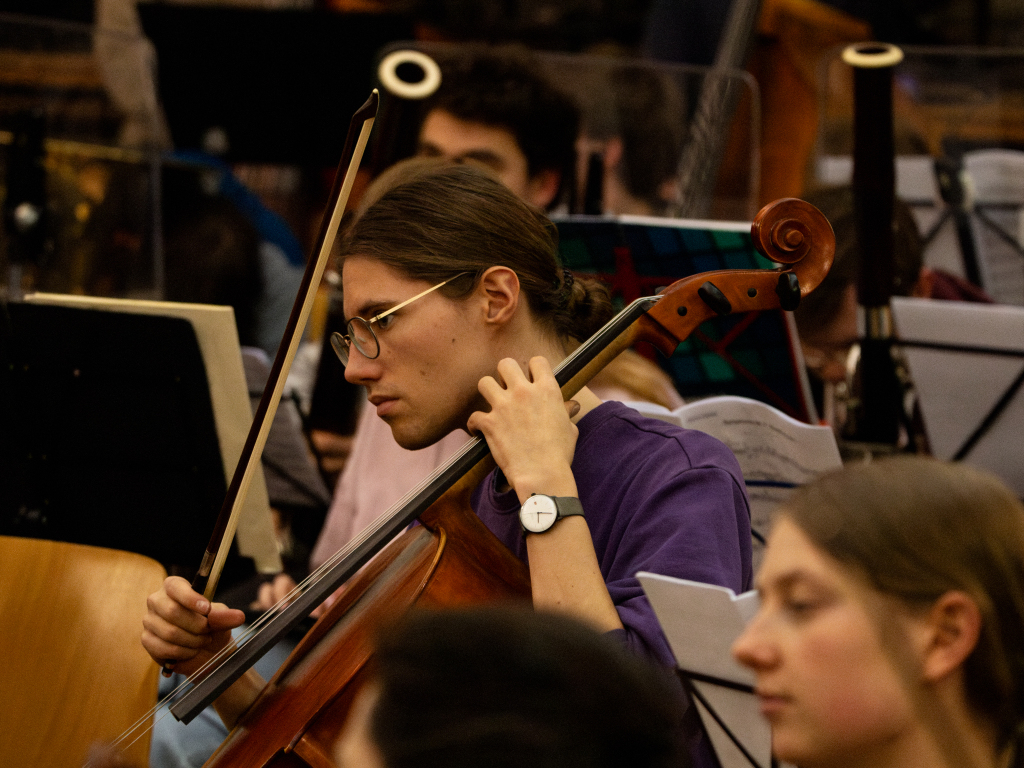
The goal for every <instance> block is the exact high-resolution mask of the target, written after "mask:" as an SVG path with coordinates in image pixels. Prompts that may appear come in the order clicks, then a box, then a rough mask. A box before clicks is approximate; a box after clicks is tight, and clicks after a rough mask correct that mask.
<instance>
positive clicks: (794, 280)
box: [775, 271, 800, 312]
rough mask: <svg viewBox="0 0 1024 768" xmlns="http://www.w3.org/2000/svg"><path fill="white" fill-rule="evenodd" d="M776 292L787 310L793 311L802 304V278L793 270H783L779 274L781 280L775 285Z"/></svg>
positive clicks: (780, 302)
mask: <svg viewBox="0 0 1024 768" xmlns="http://www.w3.org/2000/svg"><path fill="white" fill-rule="evenodd" d="M775 293H776V294H777V295H778V297H779V304H781V305H782V308H783V309H784V310H786V311H787V312H792V311H793V310H794V309H796V308H797V307H798V306H800V279H799V278H798V277H797V276H796V275H795V274H794V273H793V272H789V271H787V272H783V273H782V274H780V275H779V282H778V283H777V284H776V285H775Z"/></svg>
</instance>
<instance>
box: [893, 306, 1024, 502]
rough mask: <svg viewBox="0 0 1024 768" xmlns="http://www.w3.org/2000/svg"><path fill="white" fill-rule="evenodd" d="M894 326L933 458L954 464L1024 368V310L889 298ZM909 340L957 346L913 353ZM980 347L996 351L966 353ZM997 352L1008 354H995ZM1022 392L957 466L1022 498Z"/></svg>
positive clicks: (1023, 468)
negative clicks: (987, 476)
mask: <svg viewBox="0 0 1024 768" xmlns="http://www.w3.org/2000/svg"><path fill="white" fill-rule="evenodd" d="M892 311H893V321H894V323H895V326H896V333H897V337H898V338H899V339H900V341H903V342H909V344H910V345H909V346H905V347H904V348H903V349H904V355H905V356H906V360H907V364H908V366H909V368H910V376H911V379H912V380H913V382H914V388H915V390H916V392H917V396H918V401H919V404H920V408H921V415H922V418H923V420H924V427H925V432H926V434H927V437H928V442H929V446H930V448H931V452H932V454H933V455H935V456H937V457H938V458H940V459H946V460H949V459H953V458H954V456H955V455H956V454H957V452H958V451H959V450H960V449H961V448H962V446H964V444H965V442H966V441H967V440H968V439H969V438H970V437H971V435H972V434H973V433H974V432H975V431H976V430H977V429H978V427H979V426H980V425H981V424H982V422H983V421H984V420H985V419H986V417H987V416H988V415H989V414H990V412H991V411H992V409H993V407H994V406H995V405H996V404H997V403H998V402H999V400H1000V398H1001V397H1003V396H1004V395H1005V393H1006V392H1007V389H1008V388H1009V387H1010V386H1011V384H1012V383H1013V382H1014V381H1015V379H1016V378H1017V377H1018V376H1020V375H1021V373H1022V371H1024V308H1022V307H1011V306H1006V305H991V304H973V303H967V302H958V301H938V300H936V299H914V298H904V297H894V298H893V300H892ZM915 342H923V343H926V344H928V343H930V344H942V345H950V346H953V347H963V348H964V349H963V350H962V351H957V350H950V349H927V348H915V347H914V346H912V344H913V343H915ZM979 347H983V348H988V349H991V350H994V351H995V352H994V353H990V354H983V353H981V354H980V353H977V352H972V351H971V350H972V349H974V350H977V349H978V348H979ZM998 351H1003V352H1008V353H1012V354H998ZM1022 430H1024V391H1019V392H1017V394H1016V396H1015V397H1014V398H1013V399H1012V400H1011V401H1010V402H1009V403H1008V405H1007V406H1006V407H1005V410H1003V411H1002V413H1001V415H1000V416H999V418H998V419H997V420H996V421H995V423H993V424H992V425H991V427H990V428H989V429H988V430H987V432H986V433H985V434H984V436H982V437H981V438H980V439H979V440H978V442H977V443H976V444H975V446H974V447H973V448H972V449H971V450H970V451H969V452H968V453H967V454H966V456H965V457H964V459H963V461H964V462H966V463H968V464H972V465H974V466H978V467H981V468H983V469H987V470H989V471H990V472H993V473H994V474H996V475H998V476H999V477H1000V478H1002V480H1003V481H1004V482H1005V483H1007V485H1009V486H1010V488H1011V489H1012V490H1013V491H1015V492H1016V493H1017V495H1018V496H1021V497H1022V498H1024V441H1022V440H1021V439H1020V434H1021V431H1022Z"/></svg>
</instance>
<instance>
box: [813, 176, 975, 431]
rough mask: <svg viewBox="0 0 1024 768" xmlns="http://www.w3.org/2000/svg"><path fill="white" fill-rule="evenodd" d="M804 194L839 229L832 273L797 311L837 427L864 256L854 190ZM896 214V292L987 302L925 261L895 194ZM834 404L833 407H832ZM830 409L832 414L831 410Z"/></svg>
mask: <svg viewBox="0 0 1024 768" xmlns="http://www.w3.org/2000/svg"><path fill="white" fill-rule="evenodd" d="M804 199H805V200H807V201H808V202H809V203H812V204H813V205H814V206H816V207H817V208H818V209H819V210H820V211H821V212H822V213H823V214H825V217H826V218H827V219H828V220H829V221H830V222H831V224H832V229H833V230H834V231H835V233H836V254H835V260H834V261H833V262H832V268H831V269H830V270H829V273H828V275H826V277H825V279H824V280H823V281H822V282H821V285H819V286H818V287H817V288H816V289H815V290H814V291H813V292H812V293H810V294H809V295H808V296H806V297H805V298H804V299H803V300H802V301H801V302H800V306H799V307H797V309H796V311H795V312H794V313H793V315H794V317H795V319H796V325H797V331H798V333H799V335H800V344H801V347H802V350H803V355H804V361H805V363H806V364H807V368H808V370H809V371H810V373H811V374H812V388H813V389H814V391H815V397H816V399H818V403H817V405H818V409H819V412H820V413H822V414H824V416H825V419H826V421H828V422H829V423H830V424H832V426H833V427H835V428H836V429H841V428H842V415H841V413H837V406H836V405H835V403H836V401H837V400H838V401H840V405H839V406H838V408H839V410H840V411H841V401H842V400H843V398H844V397H845V396H846V393H847V391H848V389H849V380H850V379H851V378H852V376H853V374H854V371H855V368H856V365H857V363H856V345H857V342H858V339H859V336H860V331H859V329H858V321H857V313H858V305H857V278H858V274H859V273H860V270H861V265H862V263H863V256H862V254H861V252H860V250H859V248H858V246H857V236H856V231H855V222H854V208H853V190H852V189H851V188H850V187H828V188H820V189H817V190H813V191H811V192H808V193H807V194H806V195H804ZM894 210H895V215H894V220H893V246H894V247H893V257H894V270H893V285H892V295H894V296H918V297H923V298H933V299H946V300H956V301H980V302H988V301H991V299H989V298H988V296H987V295H986V294H985V293H984V291H982V290H981V289H980V288H978V287H977V286H974V285H972V284H971V283H969V282H967V281H966V280H964V279H963V278H960V277H958V276H956V275H953V274H950V273H949V272H945V271H943V270H940V269H933V268H931V267H926V266H925V265H924V245H923V242H922V240H921V236H920V234H919V233H918V230H917V224H916V223H915V221H914V216H913V214H912V213H911V211H910V208H909V207H908V206H907V205H906V204H905V203H903V202H901V201H900V200H898V199H897V200H896V205H895V209H894ZM830 404H832V407H830ZM830 411H831V414H832V415H831V416H830Z"/></svg>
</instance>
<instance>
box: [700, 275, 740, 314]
mask: <svg viewBox="0 0 1024 768" xmlns="http://www.w3.org/2000/svg"><path fill="white" fill-rule="evenodd" d="M697 295H698V296H700V297H701V298H702V299H703V300H704V303H705V304H707V305H708V306H709V307H711V309H712V310H714V312H715V313H716V314H719V315H728V314H729V313H730V312H732V304H730V303H729V300H728V299H727V298H725V294H724V293H722V292H721V291H720V290H719V289H718V286H717V285H715V284H714V283H712V282H710V281H708V282H706V283H704V285H702V286H701V287H700V288H698V289H697Z"/></svg>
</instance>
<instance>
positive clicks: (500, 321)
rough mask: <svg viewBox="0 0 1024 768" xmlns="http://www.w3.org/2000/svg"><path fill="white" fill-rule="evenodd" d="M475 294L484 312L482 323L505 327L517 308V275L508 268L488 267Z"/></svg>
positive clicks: (518, 295)
mask: <svg viewBox="0 0 1024 768" xmlns="http://www.w3.org/2000/svg"><path fill="white" fill-rule="evenodd" d="M476 290H477V294H478V296H479V298H480V301H481V306H482V307H483V310H484V322H485V323H488V324H491V325H505V324H507V323H508V322H509V321H510V320H511V319H512V318H513V317H514V316H515V313H516V309H517V308H518V307H519V298H520V292H519V275H517V274H516V273H515V271H514V270H512V269H509V268H508V267H503V266H496V267H488V268H487V271H486V272H484V274H483V276H481V278H480V282H479V284H478V285H477V288H476Z"/></svg>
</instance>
